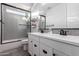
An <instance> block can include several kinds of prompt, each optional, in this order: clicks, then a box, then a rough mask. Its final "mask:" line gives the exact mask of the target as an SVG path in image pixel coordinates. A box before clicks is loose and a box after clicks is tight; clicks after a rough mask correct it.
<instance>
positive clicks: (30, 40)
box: [28, 35, 33, 55]
mask: <svg viewBox="0 0 79 59" xmlns="http://www.w3.org/2000/svg"><path fill="white" fill-rule="evenodd" d="M28 37H29V40H28V52H29V53H30V54H31V55H33V40H32V38H31V35H29V36H28Z"/></svg>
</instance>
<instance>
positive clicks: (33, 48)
mask: <svg viewBox="0 0 79 59" xmlns="http://www.w3.org/2000/svg"><path fill="white" fill-rule="evenodd" d="M28 52H29V53H30V54H31V55H32V56H39V37H38V36H35V35H31V34H29V42H28Z"/></svg>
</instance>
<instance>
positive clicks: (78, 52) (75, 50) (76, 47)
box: [71, 45, 79, 56]
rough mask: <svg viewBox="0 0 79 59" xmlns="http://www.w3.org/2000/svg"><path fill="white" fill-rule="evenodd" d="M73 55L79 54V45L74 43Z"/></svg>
mask: <svg viewBox="0 0 79 59" xmlns="http://www.w3.org/2000/svg"><path fill="white" fill-rule="evenodd" d="M71 51H72V56H79V47H78V46H73V45H72V50H71Z"/></svg>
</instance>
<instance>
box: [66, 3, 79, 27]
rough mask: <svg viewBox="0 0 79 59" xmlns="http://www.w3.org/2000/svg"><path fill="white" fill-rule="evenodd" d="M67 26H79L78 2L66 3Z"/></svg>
mask: <svg viewBox="0 0 79 59" xmlns="http://www.w3.org/2000/svg"><path fill="white" fill-rule="evenodd" d="M67 26H68V28H79V3H70V4H67Z"/></svg>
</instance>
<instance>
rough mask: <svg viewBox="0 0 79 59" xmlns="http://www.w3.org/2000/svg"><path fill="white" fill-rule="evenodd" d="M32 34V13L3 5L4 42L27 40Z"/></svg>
mask: <svg viewBox="0 0 79 59" xmlns="http://www.w3.org/2000/svg"><path fill="white" fill-rule="evenodd" d="M28 32H30V12H29V11H25V10H21V9H18V8H14V7H11V6H8V5H5V4H2V42H4V41H6V40H10V41H13V40H19V39H21V38H26V37H27V34H28Z"/></svg>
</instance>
